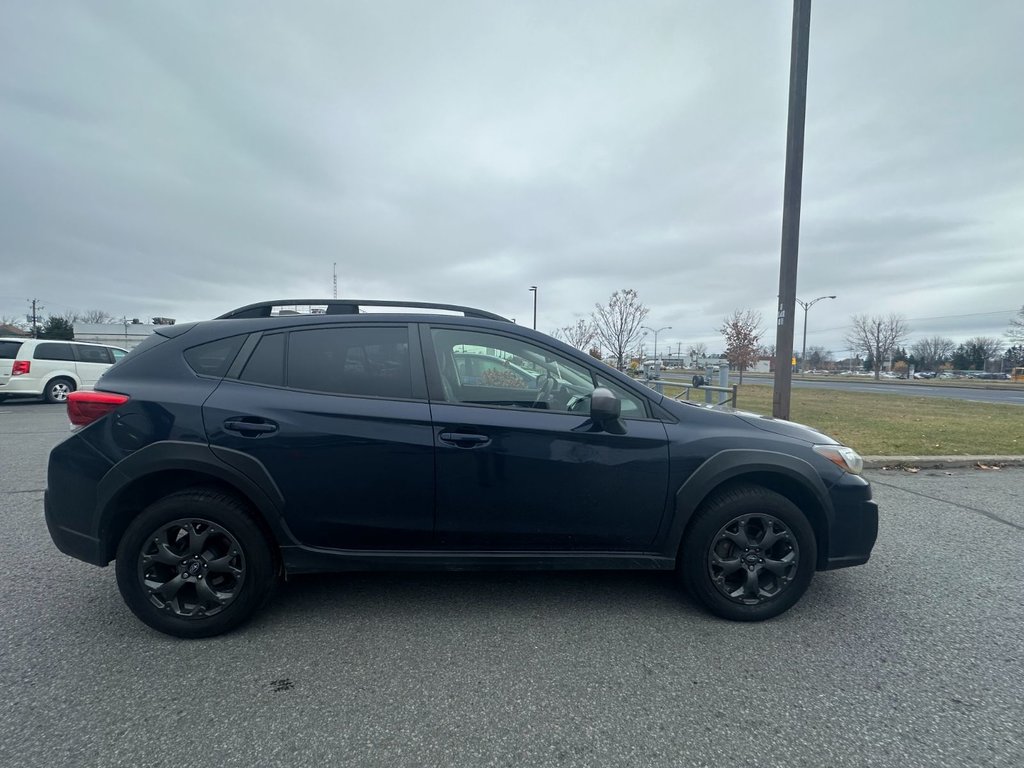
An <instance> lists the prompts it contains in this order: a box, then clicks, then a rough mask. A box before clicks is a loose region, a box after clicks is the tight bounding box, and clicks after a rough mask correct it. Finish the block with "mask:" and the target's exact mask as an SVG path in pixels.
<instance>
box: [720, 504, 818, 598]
mask: <svg viewBox="0 0 1024 768" xmlns="http://www.w3.org/2000/svg"><path fill="white" fill-rule="evenodd" d="M799 563H800V545H799V544H798V543H797V540H796V537H795V536H794V535H793V534H792V532H790V530H789V529H788V528H787V527H786V525H785V523H783V522H782V521H781V520H779V519H778V518H777V517H775V516H774V515H768V514H758V513H754V514H749V515H740V516H739V517H735V518H733V519H732V520H730V521H729V522H728V523H726V524H725V525H723V526H722V528H721V529H720V530H719V531H718V533H717V534H716V535H715V539H714V542H713V543H712V545H711V549H710V550H709V552H708V558H707V565H708V573H709V575H710V576H711V581H712V583H713V584H714V585H715V588H716V589H717V590H718V591H719V592H721V593H722V594H723V595H725V596H726V597H728V598H729V599H730V600H735V601H736V602H738V603H741V604H743V605H757V604H758V603H763V602H765V601H766V600H774V599H775V598H776V597H778V596H779V595H780V594H781V593H782V591H783V590H784V589H786V588H787V587H789V585H790V584H792V583H793V579H794V578H795V577H796V573H797V570H798V566H799Z"/></svg>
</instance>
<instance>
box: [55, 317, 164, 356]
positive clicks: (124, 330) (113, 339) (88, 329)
mask: <svg viewBox="0 0 1024 768" xmlns="http://www.w3.org/2000/svg"><path fill="white" fill-rule="evenodd" d="M164 325H166V323H164ZM74 328H75V341H86V342H91V343H93V344H109V345H110V346H112V347H121V349H129V350H130V349H132V348H134V347H137V346H138V345H139V344H141V343H142V342H143V341H144V340H145V339H147V338H148V337H149V335H150V334H151V333H153V331H154V330H155V329H156V328H157V325H150V324H147V323H140V322H138V321H137V320H133V321H131V322H130V323H127V324H125V323H75V325H74Z"/></svg>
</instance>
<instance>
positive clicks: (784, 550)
mask: <svg viewBox="0 0 1024 768" xmlns="http://www.w3.org/2000/svg"><path fill="white" fill-rule="evenodd" d="M816 562H817V547H816V542H815V539H814V531H813V530H812V528H811V525H810V523H809V522H808V521H807V517H806V516H805V515H804V513H803V512H801V511H800V509H799V507H797V506H796V505H795V504H794V503H793V502H791V501H790V500H789V499H787V498H786V497H785V496H782V495H781V494H778V493H775V492H774V491H770V490H768V489H767V488H763V487H761V486H756V485H738V486H733V487H732V488H729V489H727V490H725V491H722V492H719V493H717V494H715V495H714V496H713V497H712V498H710V499H709V500H708V501H707V502H706V503H705V504H704V506H703V507H702V508H701V510H700V511H699V512H697V514H696V516H695V517H694V519H693V522H692V524H691V525H690V529H689V532H688V533H687V535H686V539H685V540H684V542H683V546H682V549H681V552H680V562H679V574H680V576H681V577H682V580H683V583H684V585H685V586H686V588H687V590H688V591H689V592H690V594H691V595H693V596H694V597H695V598H697V599H698V600H699V601H700V602H701V603H703V604H704V605H705V606H706V607H707V608H708V610H710V611H711V612H712V613H714V614H715V615H717V616H721V617H722V618H724V619H731V620H733V621H761V620H763V619H770V618H772V617H774V616H778V615H779V614H780V613H783V612H784V611H786V610H788V609H789V608H791V607H792V606H793V605H794V604H795V603H796V602H797V600H799V599H800V597H801V596H802V595H803V593H804V592H805V591H806V590H807V587H808V585H810V583H811V577H812V576H814V570H815V563H816Z"/></svg>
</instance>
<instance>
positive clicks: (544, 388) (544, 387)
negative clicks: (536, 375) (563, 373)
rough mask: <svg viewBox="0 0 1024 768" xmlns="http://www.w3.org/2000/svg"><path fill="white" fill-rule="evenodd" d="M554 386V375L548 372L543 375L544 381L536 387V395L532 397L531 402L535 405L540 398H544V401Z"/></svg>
mask: <svg viewBox="0 0 1024 768" xmlns="http://www.w3.org/2000/svg"><path fill="white" fill-rule="evenodd" d="M554 388H555V377H554V376H552V375H551V374H550V373H549V374H547V375H546V376H545V378H544V383H543V384H540V385H539V386H538V387H537V396H536V397H535V398H533V404H534V405H537V403H539V402H540V401H541V400H544V401H545V402H546V401H547V399H548V398H549V397H551V392H552V391H553V390H554Z"/></svg>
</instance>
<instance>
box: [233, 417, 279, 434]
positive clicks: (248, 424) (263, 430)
mask: <svg viewBox="0 0 1024 768" xmlns="http://www.w3.org/2000/svg"><path fill="white" fill-rule="evenodd" d="M224 429H226V430H228V431H230V432H238V433H240V434H241V435H242V437H258V436H259V435H266V434H270V433H271V432H277V424H275V423H274V422H272V421H263V420H260V421H242V420H241V419H228V420H227V421H225V422H224Z"/></svg>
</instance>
